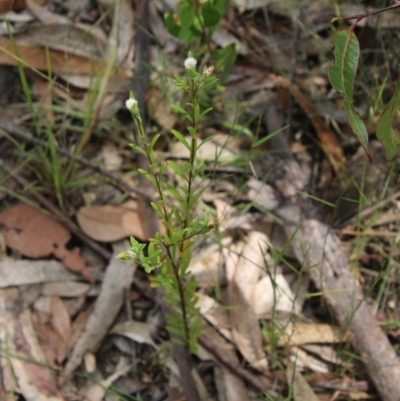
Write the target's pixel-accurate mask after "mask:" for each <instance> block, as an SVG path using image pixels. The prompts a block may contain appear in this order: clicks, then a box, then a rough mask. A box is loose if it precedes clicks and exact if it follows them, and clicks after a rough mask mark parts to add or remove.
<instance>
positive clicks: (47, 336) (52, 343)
mask: <svg viewBox="0 0 400 401" xmlns="http://www.w3.org/2000/svg"><path fill="white" fill-rule="evenodd" d="M32 321H33V324H34V326H35V332H36V335H37V337H38V339H39V342H40V346H41V348H42V350H43V353H44V355H45V358H46V361H47V363H48V364H49V365H52V366H53V365H56V363H59V364H61V363H62V362H63V361H64V359H65V358H66V355H67V344H66V342H65V341H64V339H63V338H62V337H61V335H60V333H58V331H57V330H55V328H54V327H53V326H52V324H51V323H49V322H48V321H47V322H44V321H41V318H40V317H38V316H37V315H36V314H33V315H32Z"/></svg>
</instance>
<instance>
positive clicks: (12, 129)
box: [0, 122, 153, 200]
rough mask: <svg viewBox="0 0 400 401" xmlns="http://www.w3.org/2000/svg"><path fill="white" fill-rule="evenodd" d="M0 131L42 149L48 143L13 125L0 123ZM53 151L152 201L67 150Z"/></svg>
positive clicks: (121, 187) (151, 197)
mask: <svg viewBox="0 0 400 401" xmlns="http://www.w3.org/2000/svg"><path fill="white" fill-rule="evenodd" d="M0 129H3V130H4V131H6V132H8V133H9V134H11V135H14V136H16V137H18V138H20V139H23V140H25V141H27V142H30V143H33V144H34V145H38V146H44V147H47V146H48V143H47V142H46V141H43V140H41V139H38V138H34V137H33V136H32V135H31V134H30V133H29V131H27V130H24V129H23V128H19V127H16V126H15V125H13V124H9V123H1V122H0ZM55 149H56V151H57V153H59V154H60V155H63V156H66V157H68V158H69V159H71V160H74V161H76V162H78V163H79V164H82V165H83V166H86V167H89V168H90V169H92V170H94V171H95V172H96V173H99V174H101V175H104V176H105V177H107V178H109V179H110V180H111V182H113V183H114V184H115V185H116V186H117V187H118V188H119V189H121V190H122V191H129V192H134V193H135V194H138V195H142V196H144V197H145V198H146V199H150V200H152V199H153V195H152V194H150V193H148V192H146V191H145V190H143V189H139V188H134V187H132V186H131V185H129V184H127V183H126V182H125V181H123V180H121V179H120V178H118V177H116V176H115V175H113V174H111V173H110V172H108V171H106V170H104V169H102V168H101V167H99V166H96V165H95V164H92V163H90V162H89V161H88V160H86V159H84V158H83V157H81V156H77V155H74V154H72V153H70V152H68V151H67V150H65V149H62V148H59V147H57V146H56V147H55Z"/></svg>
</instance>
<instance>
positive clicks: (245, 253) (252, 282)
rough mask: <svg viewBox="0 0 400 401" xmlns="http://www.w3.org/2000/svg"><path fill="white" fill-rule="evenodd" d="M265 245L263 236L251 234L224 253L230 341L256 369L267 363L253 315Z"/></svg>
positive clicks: (265, 241)
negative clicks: (232, 339) (232, 340)
mask: <svg viewBox="0 0 400 401" xmlns="http://www.w3.org/2000/svg"><path fill="white" fill-rule="evenodd" d="M267 244H268V238H267V237H266V236H265V235H263V234H261V233H258V232H253V233H251V234H250V235H249V237H248V240H247V242H246V243H245V244H242V245H241V246H240V247H239V246H236V247H234V246H232V247H231V248H230V251H228V250H227V249H224V251H223V252H224V255H225V267H226V274H227V279H228V291H229V305H230V306H231V310H230V317H231V325H232V333H233V338H234V340H235V343H236V345H237V347H238V348H239V350H240V352H241V353H242V354H243V356H244V358H245V359H246V360H247V361H248V362H249V363H250V365H251V366H252V367H254V368H256V369H259V370H266V369H268V361H267V358H266V356H265V352H264V349H263V346H262V335H261V330H260V325H259V322H258V319H257V317H256V315H255V313H254V296H255V287H256V284H257V281H258V278H259V276H260V272H261V269H262V267H263V265H264V259H263V258H264V254H265V253H266V252H267ZM240 248H242V249H240Z"/></svg>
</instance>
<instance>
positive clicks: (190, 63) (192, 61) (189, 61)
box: [183, 57, 197, 70]
mask: <svg viewBox="0 0 400 401" xmlns="http://www.w3.org/2000/svg"><path fill="white" fill-rule="evenodd" d="M196 64H197V60H196V59H195V58H194V57H188V58H187V59H186V60H185V61H184V63H183V65H184V66H185V68H186V69H187V70H190V69H193V68H194V67H196Z"/></svg>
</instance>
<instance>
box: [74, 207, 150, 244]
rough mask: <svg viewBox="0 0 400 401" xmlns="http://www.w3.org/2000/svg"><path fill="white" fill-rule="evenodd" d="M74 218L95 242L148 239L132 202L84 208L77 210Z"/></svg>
mask: <svg viewBox="0 0 400 401" xmlns="http://www.w3.org/2000/svg"><path fill="white" fill-rule="evenodd" d="M76 218H77V220H78V223H79V226H80V227H81V229H82V231H83V232H84V233H85V234H86V235H88V236H89V237H91V238H93V239H94V240H96V241H102V242H113V241H118V240H121V239H123V238H127V237H129V236H133V237H136V238H138V239H140V240H142V241H147V240H148V239H149V238H146V235H145V232H144V229H143V227H142V223H141V221H140V218H139V216H138V208H137V204H136V202H134V201H129V202H126V203H124V204H123V205H121V206H113V205H104V206H101V205H93V206H84V207H81V208H80V209H79V211H78V213H77V214H76Z"/></svg>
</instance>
